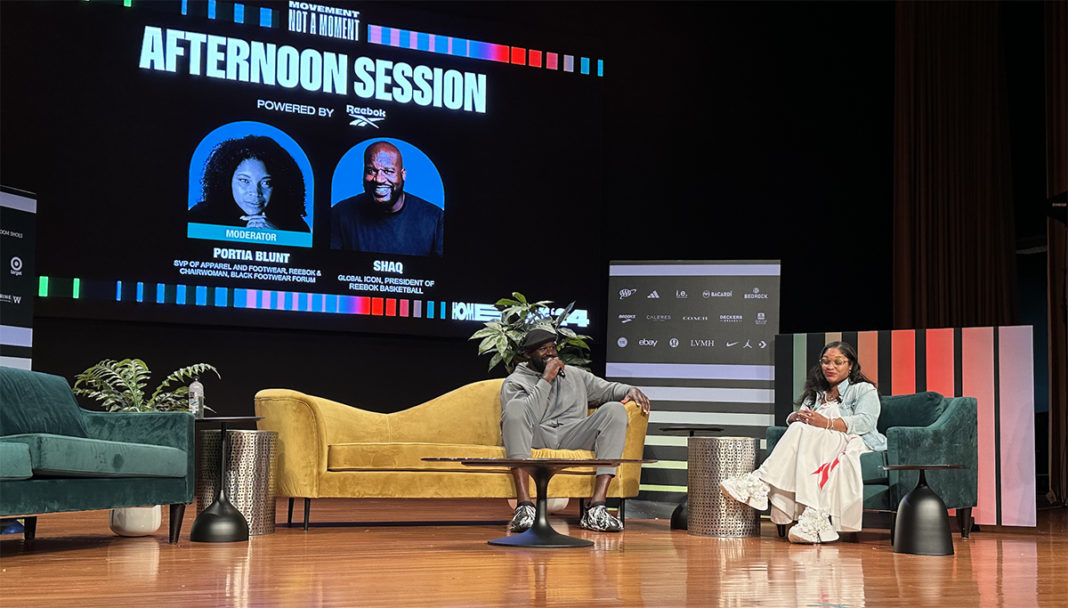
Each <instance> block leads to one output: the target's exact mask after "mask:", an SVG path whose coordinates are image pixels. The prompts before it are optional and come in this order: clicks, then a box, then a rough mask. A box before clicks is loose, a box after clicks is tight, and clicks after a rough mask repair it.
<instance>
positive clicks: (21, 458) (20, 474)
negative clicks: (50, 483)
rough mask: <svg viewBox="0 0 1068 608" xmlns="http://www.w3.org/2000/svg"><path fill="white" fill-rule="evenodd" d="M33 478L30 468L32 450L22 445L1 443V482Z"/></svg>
mask: <svg viewBox="0 0 1068 608" xmlns="http://www.w3.org/2000/svg"><path fill="white" fill-rule="evenodd" d="M30 477H33V470H32V469H31V467H30V450H29V448H27V447H26V445H25V444H22V443H3V442H0V481H12V480H15V479H29V478H30Z"/></svg>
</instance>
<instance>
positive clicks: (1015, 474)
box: [997, 325, 1037, 526]
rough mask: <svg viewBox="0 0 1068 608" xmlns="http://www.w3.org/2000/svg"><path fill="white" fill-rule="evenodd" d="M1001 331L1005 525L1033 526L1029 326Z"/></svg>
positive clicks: (1001, 475) (1002, 506)
mask: <svg viewBox="0 0 1068 608" xmlns="http://www.w3.org/2000/svg"><path fill="white" fill-rule="evenodd" d="M997 332H998V406H999V407H998V409H999V418H998V422H999V427H1000V430H1001V432H1000V436H999V437H998V442H999V446H998V447H999V448H1000V454H1001V470H1000V471H998V474H999V475H1000V478H1001V522H1000V523H1001V525H1003V526H1033V525H1035V517H1036V514H1035V509H1036V508H1037V505H1036V501H1035V389H1034V378H1035V370H1034V359H1033V355H1032V352H1033V351H1032V349H1033V347H1034V345H1033V344H1032V343H1031V326H1030V325H1026V326H1016V327H1000V328H998V329H997Z"/></svg>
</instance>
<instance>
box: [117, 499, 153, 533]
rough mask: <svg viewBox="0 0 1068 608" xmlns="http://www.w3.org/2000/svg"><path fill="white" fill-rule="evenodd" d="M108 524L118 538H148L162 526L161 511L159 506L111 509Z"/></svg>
mask: <svg viewBox="0 0 1068 608" xmlns="http://www.w3.org/2000/svg"><path fill="white" fill-rule="evenodd" d="M108 524H109V525H110V526H111V531H112V532H114V533H115V534H118V535H119V536H148V535H149V534H155V532H156V530H159V527H160V525H162V524H163V509H161V508H160V506H159V505H156V506H154V507H123V508H121V509H112V510H111V515H110V516H109V517H108Z"/></svg>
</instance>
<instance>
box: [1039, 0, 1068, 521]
mask: <svg viewBox="0 0 1068 608" xmlns="http://www.w3.org/2000/svg"><path fill="white" fill-rule="evenodd" d="M1065 6H1066V5H1065V3H1064V2H1063V1H1061V2H1047V3H1046V5H1045V15H1044V25H1045V60H1046V61H1045V68H1046V69H1045V76H1046V78H1045V80H1046V195H1047V197H1048V198H1049V199H1050V200H1051V201H1053V200H1057V201H1058V203H1057V204H1060V205H1063V204H1064V201H1065V198H1066V197H1065V193H1066V192H1068V41H1066V36H1068V35H1066V32H1068V10H1066V9H1065ZM1064 212H1065V210H1064V208H1063V207H1060V209H1059V211H1055V210H1053V209H1051V214H1050V218H1049V219H1048V220H1047V231H1046V237H1047V238H1046V244H1047V249H1046V252H1047V253H1046V255H1047V256H1048V257H1047V269H1048V271H1047V272H1048V273H1049V274H1048V283H1047V287H1048V290H1047V293H1048V298H1049V300H1048V305H1049V309H1048V310H1049V368H1050V374H1049V494H1048V495H1047V498H1048V499H1049V501H1050V502H1051V503H1059V504H1062V505H1068V454H1066V453H1065V452H1066V451H1068V412H1066V407H1068V406H1066V405H1065V402H1066V401H1068V386H1066V381H1065V375H1066V373H1068V372H1066V370H1068V353H1066V342H1068V327H1066V322H1068V286H1066V278H1068V228H1066V227H1065V223H1064V217H1065V216H1064Z"/></svg>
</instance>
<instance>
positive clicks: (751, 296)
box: [745, 287, 768, 300]
mask: <svg viewBox="0 0 1068 608" xmlns="http://www.w3.org/2000/svg"><path fill="white" fill-rule="evenodd" d="M745 299H746V300H767V299H768V294H766V293H760V288H759V287H754V288H753V293H747V294H745Z"/></svg>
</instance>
